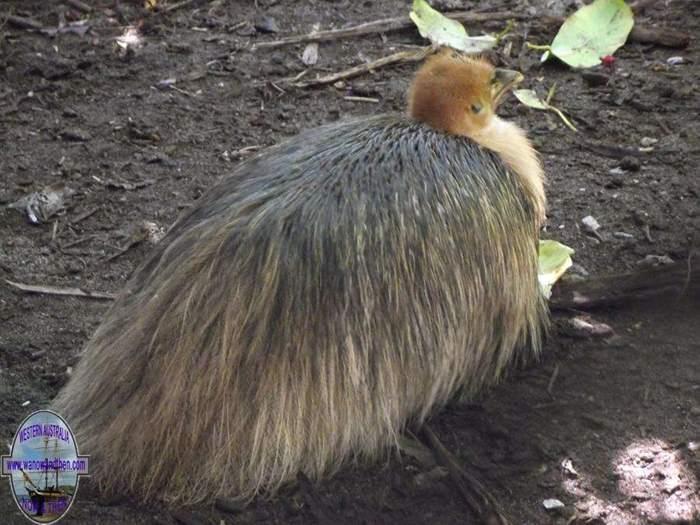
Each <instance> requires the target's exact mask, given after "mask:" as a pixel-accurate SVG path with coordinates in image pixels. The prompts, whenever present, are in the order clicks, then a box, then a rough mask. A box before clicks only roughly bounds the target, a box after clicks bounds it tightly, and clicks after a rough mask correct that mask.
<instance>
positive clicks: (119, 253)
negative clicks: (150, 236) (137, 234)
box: [104, 239, 143, 262]
mask: <svg viewBox="0 0 700 525" xmlns="http://www.w3.org/2000/svg"><path fill="white" fill-rule="evenodd" d="M141 242H143V239H135V240H132V241H129V242H128V243H127V245H126V246H124V247H123V248H118V250H119V251H117V253H114V254H112V255H110V256H109V257H106V258H105V259H104V262H112V261H113V260H114V259H117V258H119V257H121V256H122V255H124V254H125V253H126V252H128V251H129V250H131V249H132V248H133V247H134V246H136V245H137V244H140V243H141Z"/></svg>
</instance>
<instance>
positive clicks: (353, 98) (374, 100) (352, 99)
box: [343, 95, 379, 104]
mask: <svg viewBox="0 0 700 525" xmlns="http://www.w3.org/2000/svg"><path fill="white" fill-rule="evenodd" d="M343 100H349V101H350V102H371V103H372V104H379V99H378V98H371V97H356V96H353V95H347V96H345V97H343Z"/></svg>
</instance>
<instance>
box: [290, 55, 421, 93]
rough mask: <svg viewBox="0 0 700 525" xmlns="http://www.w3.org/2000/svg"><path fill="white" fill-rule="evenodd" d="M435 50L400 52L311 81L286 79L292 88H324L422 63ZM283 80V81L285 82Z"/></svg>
mask: <svg viewBox="0 0 700 525" xmlns="http://www.w3.org/2000/svg"><path fill="white" fill-rule="evenodd" d="M434 50H435V49H434V48H433V47H431V46H428V47H424V48H421V49H418V50H417V51H399V52H398V53H394V54H393V55H389V56H385V57H382V58H379V59H377V60H373V61H371V62H367V63H366V64H360V65H359V66H355V67H351V68H350V69H346V70H344V71H339V72H337V73H331V74H330V75H324V76H322V77H316V78H312V79H309V80H301V81H297V82H294V81H292V80H291V79H284V80H286V81H288V82H289V83H290V84H291V85H292V86H295V87H310V86H322V85H325V84H333V83H335V82H337V81H339V80H345V79H347V78H352V77H356V76H358V75H361V74H363V73H368V72H370V71H373V70H375V69H379V68H380V67H384V66H388V65H390V64H406V63H409V62H420V61H421V60H423V59H424V58H425V57H426V56H428V55H429V54H430V53H432V52H433V51H434ZM284 80H283V81H284Z"/></svg>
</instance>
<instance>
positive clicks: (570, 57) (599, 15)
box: [551, 0, 634, 67]
mask: <svg viewBox="0 0 700 525" xmlns="http://www.w3.org/2000/svg"><path fill="white" fill-rule="evenodd" d="M633 26H634V16H633V15H632V10H631V9H630V7H629V6H628V5H627V4H626V3H625V1H624V0H595V2H593V3H592V4H590V5H587V6H584V7H582V8H581V9H579V10H578V11H576V12H575V13H574V14H572V15H571V16H570V17H569V18H567V19H566V20H565V21H564V24H563V25H562V26H561V28H560V29H559V32H558V33H557V36H556V37H554V41H553V42H552V46H551V52H552V54H554V55H556V56H557V58H559V59H560V60H562V61H563V62H566V63H567V64H568V65H570V66H571V67H593V66H597V65H598V64H600V59H601V58H602V57H604V56H607V55H612V54H613V53H614V52H615V51H616V50H617V49H618V48H619V47H620V46H622V45H623V44H624V43H625V41H626V40H627V36H628V35H629V34H630V31H632V27H633Z"/></svg>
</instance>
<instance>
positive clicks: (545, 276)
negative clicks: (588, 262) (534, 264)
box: [537, 240, 574, 299]
mask: <svg viewBox="0 0 700 525" xmlns="http://www.w3.org/2000/svg"><path fill="white" fill-rule="evenodd" d="M573 253H574V250H573V249H571V248H569V247H568V246H566V245H564V244H562V243H560V242H557V241H551V240H543V241H540V249H539V268H538V271H537V278H538V280H539V282H540V288H541V289H542V293H543V294H544V296H545V297H546V298H547V299H549V297H550V296H551V294H552V286H554V283H556V282H557V281H558V280H559V278H560V277H561V276H562V275H564V272H566V270H568V269H569V267H570V266H571V264H572V261H571V255H572V254H573Z"/></svg>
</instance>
